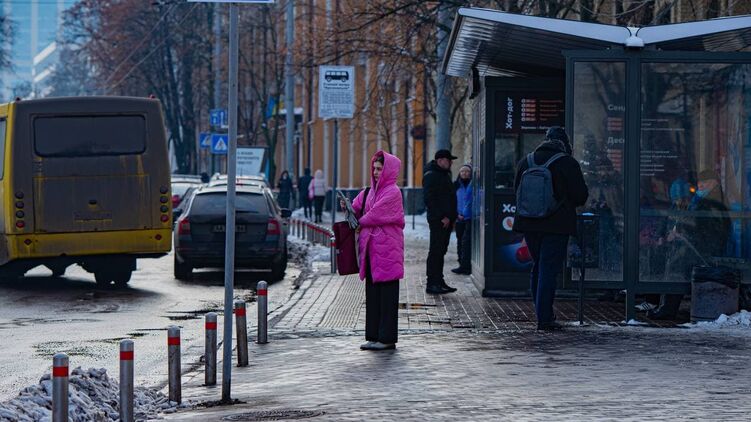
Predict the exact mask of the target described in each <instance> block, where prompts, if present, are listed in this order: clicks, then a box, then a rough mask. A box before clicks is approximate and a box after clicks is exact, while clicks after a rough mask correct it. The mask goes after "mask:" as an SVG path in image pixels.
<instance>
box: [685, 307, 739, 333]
mask: <svg viewBox="0 0 751 422" xmlns="http://www.w3.org/2000/svg"><path fill="white" fill-rule="evenodd" d="M681 326H682V327H686V328H703V329H710V330H711V329H722V328H740V329H747V328H751V312H749V311H746V310H742V311H740V312H737V313H735V314H733V315H725V314H722V315H720V316H719V318H717V319H716V320H714V321H699V322H696V323H687V324H683V325H681Z"/></svg>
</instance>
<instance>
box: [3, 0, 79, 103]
mask: <svg viewBox="0 0 751 422" xmlns="http://www.w3.org/2000/svg"><path fill="white" fill-rule="evenodd" d="M74 3H75V0H26V1H18V0H0V9H2V11H3V13H4V14H5V16H8V17H9V18H10V19H11V20H12V22H13V24H14V28H15V29H14V39H13V40H12V41H11V40H0V42H3V43H11V42H12V48H11V50H10V51H11V60H12V62H13V68H12V69H9V70H6V71H3V72H0V98H2V99H3V100H9V99H12V98H13V97H16V96H20V97H24V98H35V97H44V96H46V95H47V94H48V92H49V89H50V88H49V86H48V78H49V77H50V75H51V74H52V71H53V70H54V68H55V65H56V63H57V61H58V45H57V39H58V36H59V34H60V31H61V30H62V21H63V13H64V12H65V10H66V9H67V8H69V7H70V6H72V5H73V4H74Z"/></svg>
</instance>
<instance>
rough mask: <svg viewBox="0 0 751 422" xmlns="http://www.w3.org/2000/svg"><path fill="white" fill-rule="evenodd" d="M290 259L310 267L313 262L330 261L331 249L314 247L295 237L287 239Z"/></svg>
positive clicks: (320, 246)
mask: <svg viewBox="0 0 751 422" xmlns="http://www.w3.org/2000/svg"><path fill="white" fill-rule="evenodd" d="M287 246H288V247H289V254H290V257H291V258H292V259H293V260H294V261H295V262H299V263H301V264H304V265H305V266H306V267H308V268H309V267H311V266H312V265H313V262H317V261H319V262H320V261H323V262H329V261H330V260H331V249H330V248H327V247H325V246H322V245H314V244H311V243H308V242H307V241H305V240H302V239H298V238H297V237H295V236H290V237H288V238H287Z"/></svg>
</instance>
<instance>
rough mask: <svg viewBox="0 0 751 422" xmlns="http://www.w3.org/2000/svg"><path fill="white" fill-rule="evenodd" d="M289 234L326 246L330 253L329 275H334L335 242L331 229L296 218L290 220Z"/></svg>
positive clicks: (335, 269)
mask: <svg viewBox="0 0 751 422" xmlns="http://www.w3.org/2000/svg"><path fill="white" fill-rule="evenodd" d="M290 227H291V228H290V233H291V234H292V235H293V236H296V237H297V238H298V239H302V240H307V241H308V242H310V243H313V244H317V245H322V246H327V247H329V249H330V251H331V273H332V274H333V273H336V271H337V268H336V242H335V241H334V232H333V231H332V230H331V228H329V227H326V226H323V225H320V224H315V223H312V222H310V221H308V220H300V219H297V218H292V219H290Z"/></svg>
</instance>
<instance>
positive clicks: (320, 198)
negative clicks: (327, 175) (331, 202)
mask: <svg viewBox="0 0 751 422" xmlns="http://www.w3.org/2000/svg"><path fill="white" fill-rule="evenodd" d="M327 190H329V189H328V187H327V186H326V179H324V177H323V170H321V169H318V170H316V173H315V178H313V181H312V182H311V183H310V187H309V188H308V197H309V198H310V197H311V196H312V197H313V204H314V205H315V222H316V223H323V202H324V201H325V200H326V191H327Z"/></svg>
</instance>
